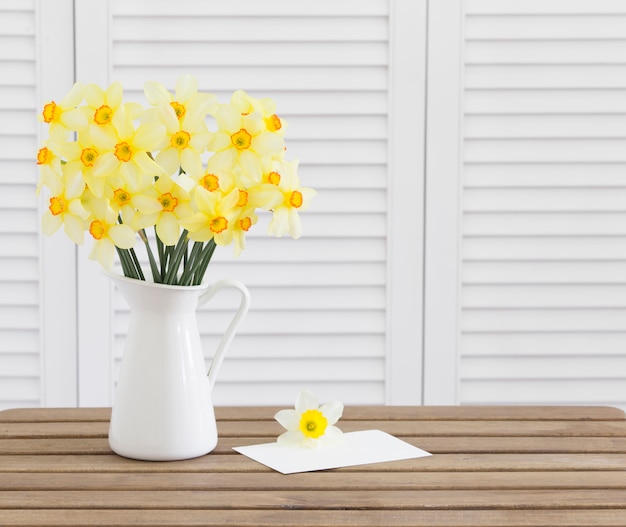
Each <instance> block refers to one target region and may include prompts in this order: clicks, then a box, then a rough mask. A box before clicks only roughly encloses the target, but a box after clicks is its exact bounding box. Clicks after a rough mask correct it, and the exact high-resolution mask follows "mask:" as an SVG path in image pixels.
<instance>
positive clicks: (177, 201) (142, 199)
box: [134, 176, 193, 245]
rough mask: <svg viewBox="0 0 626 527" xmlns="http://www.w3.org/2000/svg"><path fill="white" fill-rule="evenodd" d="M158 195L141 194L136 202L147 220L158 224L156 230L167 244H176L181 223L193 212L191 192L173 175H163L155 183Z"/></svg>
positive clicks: (152, 223)
mask: <svg viewBox="0 0 626 527" xmlns="http://www.w3.org/2000/svg"><path fill="white" fill-rule="evenodd" d="M154 189H155V190H156V193H155V194H156V196H155V197H151V196H148V195H147V194H142V195H139V196H137V197H136V198H135V200H134V203H135V205H136V206H137V208H138V209H139V210H141V211H142V213H143V215H144V216H145V221H146V222H148V223H149V224H150V225H156V232H157V234H158V236H159V238H160V239H161V241H162V242H163V243H164V244H165V245H176V242H177V241H178V239H179V237H180V234H181V223H182V220H183V219H185V218H188V217H190V216H191V215H192V214H193V210H192V209H191V205H190V201H191V197H190V196H189V194H188V193H187V192H186V191H185V190H184V189H183V188H182V187H181V186H180V185H178V184H177V183H176V182H175V181H174V180H173V179H172V178H171V177H169V176H161V177H160V178H159V179H158V180H157V181H156V182H155V183H154Z"/></svg>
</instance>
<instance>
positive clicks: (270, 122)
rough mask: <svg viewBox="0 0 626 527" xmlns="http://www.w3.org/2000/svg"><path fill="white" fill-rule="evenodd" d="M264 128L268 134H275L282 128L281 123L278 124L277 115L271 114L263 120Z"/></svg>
mask: <svg viewBox="0 0 626 527" xmlns="http://www.w3.org/2000/svg"><path fill="white" fill-rule="evenodd" d="M265 126H267V129H268V130H269V131H270V132H276V131H278V130H280V129H281V128H282V127H283V123H281V122H280V118H279V117H278V115H276V114H273V115H270V116H269V117H268V118H267V119H265Z"/></svg>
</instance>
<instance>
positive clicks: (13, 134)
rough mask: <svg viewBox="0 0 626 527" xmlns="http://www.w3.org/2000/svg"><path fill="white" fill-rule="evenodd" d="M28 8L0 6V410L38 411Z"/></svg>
mask: <svg viewBox="0 0 626 527" xmlns="http://www.w3.org/2000/svg"><path fill="white" fill-rule="evenodd" d="M35 49H36V46H35V7H34V5H33V3H32V2H19V1H12V2H7V1H3V2H0V195H1V196H2V205H1V206H0V409H2V408H8V407H12V406H38V405H39V404H40V401H41V389H40V370H41V368H40V348H39V331H38V326H39V309H38V302H39V294H38V293H39V247H38V241H37V240H38V236H37V231H38V225H39V223H38V220H37V217H38V212H37V198H36V196H35V182H36V174H37V170H36V166H35V164H34V162H33V153H36V151H37V148H36V145H37V137H36V136H37V127H36V121H35V108H36V105H37V98H36V91H35V90H36V62H35V55H36V52H35Z"/></svg>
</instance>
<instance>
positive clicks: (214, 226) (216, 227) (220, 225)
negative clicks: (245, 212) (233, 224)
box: [209, 216, 228, 234]
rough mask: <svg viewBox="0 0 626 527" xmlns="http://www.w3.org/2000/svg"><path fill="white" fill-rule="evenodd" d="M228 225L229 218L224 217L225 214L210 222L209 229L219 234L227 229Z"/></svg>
mask: <svg viewBox="0 0 626 527" xmlns="http://www.w3.org/2000/svg"><path fill="white" fill-rule="evenodd" d="M227 227H228V220H227V219H226V218H224V216H219V217H217V218H214V219H212V220H211V222H210V223H209V229H211V230H212V231H213V232H214V233H215V234H219V233H220V232H222V231H224V230H226V229H227Z"/></svg>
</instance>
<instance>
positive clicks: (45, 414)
mask: <svg viewBox="0 0 626 527" xmlns="http://www.w3.org/2000/svg"><path fill="white" fill-rule="evenodd" d="M282 408H283V407H268V406H246V407H243V406H242V407H239V406H235V407H226V406H216V407H215V415H216V418H217V419H218V421H231V420H235V421H238V420H248V419H254V420H260V419H261V418H263V419H265V420H268V421H273V419H274V415H275V414H276V412H277V411H278V410H281V409H282ZM110 417H111V409H110V408H24V409H10V410H4V411H0V422H25V421H26V422H35V421H40V422H41V421H44V422H49V421H63V422H65V421H108V420H109V419H110ZM625 418H626V415H625V414H624V411H623V410H620V409H619V408H612V407H606V406H348V407H346V408H345V410H344V416H343V419H345V420H371V419H382V420H397V419H400V420H402V419H411V420H419V421H421V420H435V421H439V420H473V421H482V420H488V421H489V420H503V421H517V420H524V421H525V420H530V421H536V420H553V419H557V420H572V421H585V420H615V419H617V420H619V419H625Z"/></svg>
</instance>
